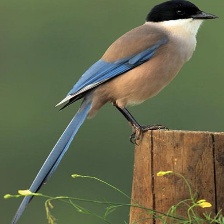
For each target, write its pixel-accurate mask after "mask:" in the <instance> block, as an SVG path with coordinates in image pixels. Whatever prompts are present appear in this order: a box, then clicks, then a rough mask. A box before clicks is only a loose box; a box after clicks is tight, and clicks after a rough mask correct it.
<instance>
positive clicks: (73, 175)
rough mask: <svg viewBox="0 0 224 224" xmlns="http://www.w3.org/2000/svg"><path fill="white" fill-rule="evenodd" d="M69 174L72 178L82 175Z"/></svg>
mask: <svg viewBox="0 0 224 224" xmlns="http://www.w3.org/2000/svg"><path fill="white" fill-rule="evenodd" d="M71 176H72V178H77V177H82V176H81V175H79V174H72V175H71Z"/></svg>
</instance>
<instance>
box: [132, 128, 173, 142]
mask: <svg viewBox="0 0 224 224" xmlns="http://www.w3.org/2000/svg"><path fill="white" fill-rule="evenodd" d="M132 129H133V131H132V133H131V135H130V137H129V139H130V142H131V143H133V144H135V145H136V144H137V143H136V142H137V140H139V139H140V137H141V136H142V134H143V133H144V132H146V131H148V130H169V129H168V128H167V127H165V126H163V125H160V124H153V125H146V126H139V127H137V126H135V125H134V126H132Z"/></svg>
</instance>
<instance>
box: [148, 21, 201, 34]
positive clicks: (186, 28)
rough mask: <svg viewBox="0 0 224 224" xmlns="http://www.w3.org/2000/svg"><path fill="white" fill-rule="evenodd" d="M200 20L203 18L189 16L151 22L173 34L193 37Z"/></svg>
mask: <svg viewBox="0 0 224 224" xmlns="http://www.w3.org/2000/svg"><path fill="white" fill-rule="evenodd" d="M202 22H203V20H199V19H197V20H195V19H191V18H190V19H177V20H169V21H163V22H157V23H153V25H156V26H160V27H162V28H163V29H165V30H167V31H168V32H169V33H170V34H173V35H175V36H179V35H181V36H182V35H188V36H189V35H190V36H194V37H195V36H196V35H197V32H198V29H199V27H200V26H201V24H202ZM147 23H149V24H152V22H146V24H147Z"/></svg>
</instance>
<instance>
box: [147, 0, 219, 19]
mask: <svg viewBox="0 0 224 224" xmlns="http://www.w3.org/2000/svg"><path fill="white" fill-rule="evenodd" d="M189 18H193V19H215V18H217V16H214V15H212V14H209V13H205V12H203V11H201V10H200V9H199V8H198V7H197V6H196V5H194V4H193V3H191V2H188V1H185V0H171V1H167V2H164V3H161V4H159V5H156V6H155V7H154V8H153V9H152V10H151V11H150V13H149V14H148V15H147V18H146V21H147V22H149V21H150V22H162V21H168V20H177V19H189Z"/></svg>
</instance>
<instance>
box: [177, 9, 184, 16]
mask: <svg viewBox="0 0 224 224" xmlns="http://www.w3.org/2000/svg"><path fill="white" fill-rule="evenodd" d="M177 14H178V15H180V16H183V15H184V14H185V12H184V11H181V10H177Z"/></svg>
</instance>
